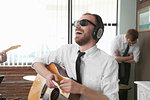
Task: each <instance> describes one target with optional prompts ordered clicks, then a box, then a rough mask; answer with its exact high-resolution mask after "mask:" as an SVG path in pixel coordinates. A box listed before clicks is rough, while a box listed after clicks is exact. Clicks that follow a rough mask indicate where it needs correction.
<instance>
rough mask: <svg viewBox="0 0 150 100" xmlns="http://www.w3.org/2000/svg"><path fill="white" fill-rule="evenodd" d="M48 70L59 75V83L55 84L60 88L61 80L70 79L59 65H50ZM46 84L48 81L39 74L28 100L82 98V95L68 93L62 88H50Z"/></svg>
mask: <svg viewBox="0 0 150 100" xmlns="http://www.w3.org/2000/svg"><path fill="white" fill-rule="evenodd" d="M46 68H47V69H48V70H49V71H51V72H52V73H54V74H56V75H57V77H58V80H59V81H57V82H55V81H54V83H56V84H57V85H58V86H59V85H60V81H61V80H63V79H65V78H67V77H68V75H67V73H66V71H65V69H64V68H63V67H61V66H59V65H58V64H55V63H50V64H49V65H48V66H46ZM45 83H46V79H45V78H44V77H42V76H41V75H39V74H37V76H36V78H35V80H34V82H33V84H32V87H31V89H30V92H29V95H28V100H57V99H58V98H59V97H60V96H59V95H61V96H63V97H64V98H66V100H79V98H80V95H78V94H71V93H68V92H66V91H64V90H62V89H60V88H48V87H47V86H46V84H45Z"/></svg>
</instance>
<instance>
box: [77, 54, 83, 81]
mask: <svg viewBox="0 0 150 100" xmlns="http://www.w3.org/2000/svg"><path fill="white" fill-rule="evenodd" d="M78 52H79V55H78V57H77V60H76V76H77V82H78V83H82V81H81V75H80V64H81V56H83V55H84V54H85V52H80V51H78Z"/></svg>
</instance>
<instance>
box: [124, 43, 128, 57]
mask: <svg viewBox="0 0 150 100" xmlns="http://www.w3.org/2000/svg"><path fill="white" fill-rule="evenodd" d="M128 51H129V45H127V48H126V49H125V52H124V54H123V57H126V56H128Z"/></svg>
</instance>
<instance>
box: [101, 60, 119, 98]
mask: <svg viewBox="0 0 150 100" xmlns="http://www.w3.org/2000/svg"><path fill="white" fill-rule="evenodd" d="M118 82H119V80H118V63H117V62H116V61H115V60H113V61H111V62H109V63H108V64H107V66H106V69H105V71H104V76H103V78H102V82H101V87H102V91H103V94H104V95H106V96H107V97H108V98H109V100H119V97H118V91H119V86H118Z"/></svg>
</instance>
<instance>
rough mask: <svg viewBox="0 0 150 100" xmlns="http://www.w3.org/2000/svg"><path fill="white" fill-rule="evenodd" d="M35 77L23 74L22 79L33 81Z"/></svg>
mask: <svg viewBox="0 0 150 100" xmlns="http://www.w3.org/2000/svg"><path fill="white" fill-rule="evenodd" d="M35 78H36V76H35V75H28V76H24V77H23V79H25V80H28V81H34V80H35Z"/></svg>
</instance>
